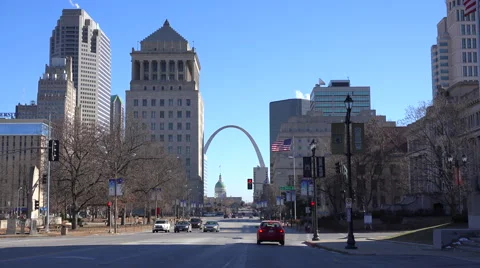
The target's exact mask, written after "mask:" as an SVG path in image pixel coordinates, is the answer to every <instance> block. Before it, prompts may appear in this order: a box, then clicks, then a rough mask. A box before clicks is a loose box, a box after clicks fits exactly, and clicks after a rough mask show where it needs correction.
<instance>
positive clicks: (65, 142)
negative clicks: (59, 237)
mask: <svg viewBox="0 0 480 268" xmlns="http://www.w3.org/2000/svg"><path fill="white" fill-rule="evenodd" d="M55 128H56V131H55V133H58V135H57V139H59V142H60V152H59V153H60V159H59V161H58V162H57V163H53V164H52V169H53V172H52V179H53V183H52V186H53V187H52V188H53V189H52V190H53V191H52V195H53V198H54V199H55V200H56V203H57V204H58V203H60V202H61V201H64V202H65V205H66V206H69V210H70V211H71V214H72V216H73V222H72V229H76V228H77V220H78V212H80V211H81V210H82V209H84V208H86V206H87V205H88V204H89V202H90V201H91V200H93V199H94V198H95V197H96V196H97V188H98V187H102V186H103V185H102V184H103V182H104V178H105V175H106V174H105V172H104V171H105V169H104V166H103V163H102V161H99V159H102V158H103V157H104V154H103V152H102V151H101V150H100V147H99V146H98V144H99V141H100V140H101V139H102V131H99V129H98V128H96V127H94V126H91V125H88V124H82V123H81V122H80V121H79V120H77V121H75V122H73V123H69V122H65V123H64V124H63V125H61V126H58V125H57V126H56V127H55Z"/></svg>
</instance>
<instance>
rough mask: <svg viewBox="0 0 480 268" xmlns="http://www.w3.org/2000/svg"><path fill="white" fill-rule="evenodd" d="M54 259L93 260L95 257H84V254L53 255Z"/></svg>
mask: <svg viewBox="0 0 480 268" xmlns="http://www.w3.org/2000/svg"><path fill="white" fill-rule="evenodd" d="M53 258H54V259H77V260H89V261H93V260H95V258H91V257H84V256H59V257H53Z"/></svg>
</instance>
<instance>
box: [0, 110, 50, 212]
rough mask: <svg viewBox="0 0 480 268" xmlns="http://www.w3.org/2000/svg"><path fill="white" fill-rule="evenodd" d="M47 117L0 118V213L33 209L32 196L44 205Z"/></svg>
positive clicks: (41, 205) (30, 210)
mask: <svg viewBox="0 0 480 268" xmlns="http://www.w3.org/2000/svg"><path fill="white" fill-rule="evenodd" d="M47 137H48V121H47V120H41V119H0V141H1V144H2V147H1V149H0V178H1V179H2V187H0V214H11V215H14V214H18V213H19V212H21V213H22V214H26V215H27V216H32V217H34V218H36V217H37V216H38V214H37V213H38V211H34V213H32V214H31V212H32V207H33V200H39V203H40V207H44V206H45V203H44V196H43V193H44V192H45V191H44V185H43V184H42V182H41V179H40V178H41V174H43V173H45V172H46V171H45V168H44V167H45V166H46V165H45V164H46V161H47V159H46V156H47V153H46V150H45V149H43V148H45V147H47Z"/></svg>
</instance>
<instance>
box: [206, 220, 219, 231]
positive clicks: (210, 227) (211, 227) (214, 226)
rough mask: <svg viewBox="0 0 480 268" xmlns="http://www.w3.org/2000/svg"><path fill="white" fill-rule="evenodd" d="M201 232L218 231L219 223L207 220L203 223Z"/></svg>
mask: <svg viewBox="0 0 480 268" xmlns="http://www.w3.org/2000/svg"><path fill="white" fill-rule="evenodd" d="M203 232H204V233H205V232H220V225H219V224H218V222H216V221H207V222H206V223H205V225H203Z"/></svg>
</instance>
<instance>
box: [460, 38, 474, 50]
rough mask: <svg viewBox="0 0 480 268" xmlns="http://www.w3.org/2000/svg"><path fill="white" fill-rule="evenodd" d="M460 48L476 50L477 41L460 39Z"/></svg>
mask: <svg viewBox="0 0 480 268" xmlns="http://www.w3.org/2000/svg"><path fill="white" fill-rule="evenodd" d="M462 48H477V39H476V38H462Z"/></svg>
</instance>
